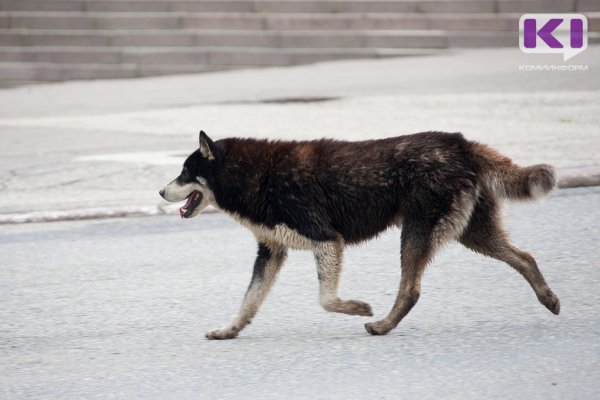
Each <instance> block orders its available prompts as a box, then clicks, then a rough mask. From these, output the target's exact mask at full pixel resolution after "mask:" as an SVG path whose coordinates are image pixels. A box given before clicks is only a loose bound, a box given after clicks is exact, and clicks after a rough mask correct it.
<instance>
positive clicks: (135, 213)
mask: <svg viewBox="0 0 600 400" xmlns="http://www.w3.org/2000/svg"><path fill="white" fill-rule="evenodd" d="M557 175H558V185H557V186H558V188H559V189H571V188H577V187H588V186H600V166H593V167H580V168H563V169H560V170H559V171H558V173H557ZM216 212H219V211H218V210H217V209H216V208H214V207H211V206H209V207H207V208H206V209H205V210H204V211H203V213H216ZM177 214H179V207H178V206H173V205H165V206H129V207H114V208H109V207H102V208H88V209H84V210H58V211H35V212H30V213H12V214H0V225H7V224H24V223H35V222H58V221H79V220H86V219H106V218H125V217H150V216H156V215H177Z"/></svg>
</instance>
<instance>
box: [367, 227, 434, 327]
mask: <svg viewBox="0 0 600 400" xmlns="http://www.w3.org/2000/svg"><path fill="white" fill-rule="evenodd" d="M432 235H433V229H428V228H426V227H425V226H423V225H419V224H418V223H410V222H409V221H405V223H404V225H403V226H402V235H401V236H402V244H401V264H402V277H401V278H400V291H399V292H398V295H397V297H396V301H395V302H394V306H393V307H392V310H391V311H390V312H389V314H388V315H387V316H386V317H385V318H384V319H382V320H381V321H377V322H370V323H367V324H365V329H366V330H367V332H369V333H370V334H371V335H385V334H386V333H388V332H389V331H391V330H392V329H394V328H395V327H396V326H397V325H398V324H399V323H400V321H401V320H402V318H404V317H405V316H406V314H408V313H409V311H410V310H411V309H412V308H413V307H414V305H415V304H417V301H418V300H419V296H420V295H421V278H422V276H423V272H424V271H425V267H426V266H427V264H428V263H429V261H430V260H431V259H432V257H433V254H434V251H435V248H434V243H435V242H436V241H432V240H431V237H432Z"/></svg>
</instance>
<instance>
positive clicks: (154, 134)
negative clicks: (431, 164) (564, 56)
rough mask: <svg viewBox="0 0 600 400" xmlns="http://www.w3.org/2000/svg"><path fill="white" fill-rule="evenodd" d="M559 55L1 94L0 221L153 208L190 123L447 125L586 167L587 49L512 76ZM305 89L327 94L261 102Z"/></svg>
mask: <svg viewBox="0 0 600 400" xmlns="http://www.w3.org/2000/svg"><path fill="white" fill-rule="evenodd" d="M560 60H561V57H560V56H559V55H532V54H523V53H522V52H521V51H520V50H519V49H518V48H511V49H478V50H465V51H457V52H456V53H452V54H445V55H440V56H431V57H408V58H397V59H380V60H348V61H339V62H327V63H320V64H313V65H305V66H297V67H291V68H266V69H258V70H240V71H229V72H218V73H211V74H199V75H186V76H174V77H154V78H148V79H135V80H107V81H96V82H93V81H92V82H89V81H88V82H67V83H59V84H52V85H37V86H28V87H21V88H13V89H0V220H2V217H3V216H4V215H9V214H19V216H22V215H23V214H27V213H35V212H52V211H63V212H71V211H73V210H81V209H90V208H108V209H114V208H123V207H139V206H144V207H148V206H151V207H156V206H157V205H159V204H160V203H158V202H157V200H158V198H157V196H156V192H155V191H154V190H151V191H149V190H148V188H156V189H158V188H160V187H162V186H163V185H164V184H165V183H166V182H168V181H170V180H171V179H173V177H174V175H176V174H177V173H178V172H179V168H180V162H179V160H177V164H178V165H176V166H165V165H156V164H162V161H164V158H165V157H164V155H165V153H167V154H169V155H172V154H175V155H179V156H180V157H179V158H181V156H182V155H184V154H188V153H189V152H191V151H192V150H193V149H194V145H195V143H197V132H198V130H199V129H204V130H206V131H207V132H208V133H209V134H210V135H212V137H213V138H214V139H219V138H223V137H229V136H250V137H261V138H264V137H270V138H282V139H313V138H320V137H334V138H338V139H346V140H350V139H352V140H358V139H368V138H382V137H388V136H396V135H400V134H407V133H414V132H419V131H424V130H444V131H460V132H463V133H464V134H465V136H466V137H468V138H469V139H471V140H479V141H482V142H485V143H487V144H490V145H492V146H494V147H496V148H497V149H498V150H500V151H502V152H503V153H504V154H506V155H507V156H510V157H512V158H513V159H514V160H515V161H516V162H519V163H523V164H532V163H540V162H545V163H550V164H553V165H555V166H556V167H557V168H570V167H580V166H598V165H600V128H599V127H600V112H598V110H599V104H600V91H599V90H600V46H590V47H589V48H588V49H587V50H586V51H585V52H583V53H582V54H581V55H579V56H577V57H575V58H573V59H572V60H570V61H569V62H568V63H569V64H583V65H588V66H589V69H588V70H587V71H554V72H550V71H530V72H525V71H520V70H519V66H520V65H528V64H550V65H554V64H557V63H559V64H560V65H562V64H561V63H562V61H560ZM305 97H308V98H315V97H316V98H323V97H324V98H333V99H334V100H331V101H321V102H308V103H302V102H299V103H293V102H292V103H285V102H283V103H282V102H267V103H264V102H263V103H261V102H260V101H264V100H268V99H270V100H273V99H282V98H305ZM338 97H339V98H340V99H335V98H338ZM253 101H254V102H253ZM256 101H259V102H256ZM127 156H129V157H127ZM172 158H173V157H172ZM123 161H126V163H123ZM8 218H9V219H11V218H12V215H9V217H8Z"/></svg>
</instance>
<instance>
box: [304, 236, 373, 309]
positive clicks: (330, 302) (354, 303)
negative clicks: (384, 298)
mask: <svg viewBox="0 0 600 400" xmlns="http://www.w3.org/2000/svg"><path fill="white" fill-rule="evenodd" d="M314 254H315V259H316V261H317V274H318V277H319V302H320V303H321V306H322V307H323V308H324V309H325V310H327V311H331V312H337V313H343V314H351V315H362V316H366V317H370V316H372V315H373V312H372V311H371V306H370V305H368V304H367V303H364V302H362V301H358V300H341V299H340V298H339V297H338V285H339V282H340V273H341V272H342V263H343V254H344V243H343V241H342V240H336V241H331V242H323V243H322V244H321V245H320V246H319V247H318V248H317V249H315V251H314Z"/></svg>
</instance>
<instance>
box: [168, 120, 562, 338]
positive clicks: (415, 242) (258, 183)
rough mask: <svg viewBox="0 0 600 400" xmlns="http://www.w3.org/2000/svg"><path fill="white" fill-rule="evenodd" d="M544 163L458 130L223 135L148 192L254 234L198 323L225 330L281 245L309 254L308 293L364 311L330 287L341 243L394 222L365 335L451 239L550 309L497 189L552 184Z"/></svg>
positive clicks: (410, 294)
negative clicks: (312, 273)
mask: <svg viewBox="0 0 600 400" xmlns="http://www.w3.org/2000/svg"><path fill="white" fill-rule="evenodd" d="M555 181H556V180H555V175H554V170H553V168H552V167H551V166H549V165H533V166H530V167H524V168H523V167H519V166H517V165H515V164H514V163H513V162H512V161H511V160H510V159H509V158H507V157H505V156H503V155H501V154H499V153H498V152H497V151H495V150H494V149H492V148H490V147H488V146H486V145H483V144H480V143H475V142H471V141H468V140H466V139H465V138H464V137H463V136H462V135H461V134H459V133H451V134H450V133H441V132H425V133H418V134H414V135H408V136H399V137H393V138H388V139H381V140H366V141H361V142H345V141H337V140H326V139H322V140H314V141H303V142H298V141H267V140H255V139H239V138H229V139H223V140H219V141H216V142H213V141H212V140H211V139H210V138H209V137H208V136H207V135H206V134H205V133H204V132H200V147H199V149H198V150H196V151H195V152H193V153H192V154H191V155H190V156H189V157H188V158H187V160H186V161H185V163H184V166H183V170H182V172H181V175H179V176H178V177H177V178H176V179H175V180H174V181H172V182H171V183H169V184H168V185H167V186H165V188H164V189H162V190H161V191H160V194H161V196H163V197H164V198H165V199H166V200H168V201H183V200H186V199H187V202H186V203H185V205H184V206H183V207H181V209H180V212H181V216H182V217H184V218H190V217H193V216H196V215H198V214H199V213H200V212H201V211H202V210H203V209H204V208H205V207H206V206H207V205H212V206H214V207H217V208H218V209H220V210H222V211H224V212H225V213H227V214H229V215H230V216H232V217H233V218H234V219H236V220H237V221H239V222H240V223H241V224H242V225H244V226H246V227H248V228H249V229H250V230H251V231H252V232H253V233H254V235H255V236H256V240H257V241H258V256H257V258H256V262H255V264H254V273H253V276H252V281H251V283H250V286H249V288H248V291H247V293H246V295H245V298H244V301H243V303H242V307H241V309H240V311H239V314H238V315H237V317H236V318H235V319H234V320H233V321H232V322H230V323H229V324H228V325H227V326H225V327H223V328H221V329H217V330H214V331H211V332H208V333H207V334H206V336H207V337H208V338H209V339H230V338H234V337H235V336H237V335H238V333H239V332H240V331H241V330H242V329H243V328H244V327H245V326H246V325H247V324H249V323H250V321H251V320H252V318H253V317H254V315H255V314H256V313H257V312H258V309H259V307H260V305H261V303H262V302H263V301H264V299H265V297H266V295H267V293H268V291H269V289H270V288H271V286H272V284H273V282H274V281H275V278H276V276H277V273H278V271H279V270H280V268H281V266H282V264H283V262H284V260H285V258H286V255H287V250H288V249H289V248H291V249H305V250H310V251H312V252H314V255H315V259H316V263H317V272H318V277H319V284H320V303H321V305H322V306H323V308H324V309H325V310H327V311H333V312H340V313H345V314H355V315H364V316H371V315H372V312H371V307H370V306H369V305H368V304H367V303H364V302H361V301H358V300H341V299H340V298H339V297H338V295H337V289H338V282H339V278H340V271H341V268H342V256H343V252H344V246H345V245H346V244H353V243H358V242H361V241H365V240H368V239H371V238H373V237H375V236H376V235H377V234H378V233H380V232H382V231H385V230H386V229H388V228H390V227H393V226H397V227H400V226H402V233H401V238H402V241H401V242H402V243H401V266H402V278H401V281H400V291H399V293H398V296H397V298H396V301H395V303H394V305H393V307H392V310H391V311H390V313H389V314H388V315H387V317H385V318H384V319H383V320H381V321H378V322H372V323H368V324H366V325H365V327H366V329H367V331H368V332H369V333H371V334H373V335H384V334H386V333H388V332H389V331H390V330H392V329H394V328H395V327H396V326H397V325H398V323H399V322H400V321H401V320H402V318H404V316H405V315H406V314H407V313H408V312H409V311H410V310H411V308H412V307H413V306H414V305H415V304H416V302H417V300H418V299H419V295H420V292H421V277H422V275H423V271H424V270H425V267H426V266H427V264H428V263H429V262H430V261H431V259H432V257H433V256H434V254H435V252H436V250H437V249H438V248H439V247H440V246H441V245H442V244H443V243H445V242H447V241H449V240H452V239H454V240H457V241H459V242H460V243H462V244H463V245H465V246H466V247H468V248H469V249H471V250H474V251H476V252H479V253H481V254H484V255H487V256H490V257H493V258H496V259H498V260H502V261H505V262H506V263H508V264H509V265H510V266H511V267H513V268H514V269H516V270H517V271H519V272H520V273H521V274H522V275H523V277H525V279H526V280H527V282H529V284H530V285H531V287H532V288H533V290H534V292H535V294H536V295H537V298H538V300H539V301H540V302H541V303H542V304H543V305H544V306H546V307H547V308H548V309H549V310H550V311H552V312H553V313H554V314H558V313H559V311H560V303H559V300H558V297H557V296H556V295H555V294H554V293H553V292H552V290H551V289H550V287H548V285H547V284H546V282H545V280H544V277H543V276H542V274H541V272H540V270H539V269H538V266H537V264H536V262H535V260H534V259H533V257H532V256H531V255H530V254H529V253H526V252H524V251H521V250H519V249H518V248H516V247H515V246H514V245H512V244H511V242H510V241H509V239H508V237H507V234H506V232H505V231H504V229H503V226H502V221H501V215H500V206H501V201H502V200H503V199H514V200H526V199H535V198H537V197H540V196H542V195H545V194H547V193H548V192H550V191H551V190H552V189H553V187H554V186H555Z"/></svg>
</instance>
